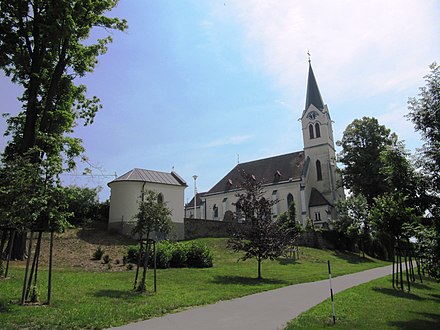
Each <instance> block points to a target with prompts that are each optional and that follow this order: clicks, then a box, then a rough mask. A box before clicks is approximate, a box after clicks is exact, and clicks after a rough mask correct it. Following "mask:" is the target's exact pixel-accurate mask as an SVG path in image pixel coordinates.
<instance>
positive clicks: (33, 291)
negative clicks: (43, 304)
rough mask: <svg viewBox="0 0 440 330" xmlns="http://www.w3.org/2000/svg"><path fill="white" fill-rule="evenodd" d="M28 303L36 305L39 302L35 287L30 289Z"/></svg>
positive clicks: (37, 291)
mask: <svg viewBox="0 0 440 330" xmlns="http://www.w3.org/2000/svg"><path fill="white" fill-rule="evenodd" d="M29 301H30V302H32V303H37V302H39V301H40V291H39V290H38V288H37V287H36V286H35V285H34V286H32V288H31V292H30V297H29Z"/></svg>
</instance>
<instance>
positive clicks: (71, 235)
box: [14, 224, 136, 271]
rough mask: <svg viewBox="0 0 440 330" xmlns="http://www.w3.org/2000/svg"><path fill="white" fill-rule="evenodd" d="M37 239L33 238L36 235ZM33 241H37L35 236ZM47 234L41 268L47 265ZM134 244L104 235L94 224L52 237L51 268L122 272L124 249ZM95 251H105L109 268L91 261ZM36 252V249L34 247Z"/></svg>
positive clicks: (124, 237) (122, 238) (105, 231)
mask: <svg viewBox="0 0 440 330" xmlns="http://www.w3.org/2000/svg"><path fill="white" fill-rule="evenodd" d="M35 235H36V234H35ZM34 241H36V239H35V236H34ZM49 242H50V234H49V233H44V234H43V239H42V250H41V255H40V261H41V264H42V265H47V264H48V263H49ZM135 244H136V241H135V240H133V239H131V238H129V237H126V236H123V235H119V234H115V233H111V232H109V231H107V228H106V226H105V225H103V224H94V225H93V226H90V227H87V228H75V229H68V230H66V232H64V233H62V234H58V233H57V234H55V239H54V255H53V264H54V267H58V268H79V269H81V270H88V271H122V270H126V266H125V265H123V256H124V255H125V254H126V251H127V246H129V245H135ZM98 247H101V248H102V249H103V250H104V255H108V256H109V257H110V259H111V261H110V262H109V264H110V266H109V264H106V263H104V262H103V260H93V259H92V257H93V254H94V252H95V251H96V249H97V248H98ZM34 248H35V247H34ZM14 263H15V264H22V265H24V264H25V261H15V262H14Z"/></svg>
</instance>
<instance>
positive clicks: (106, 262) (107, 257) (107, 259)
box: [102, 254, 111, 264]
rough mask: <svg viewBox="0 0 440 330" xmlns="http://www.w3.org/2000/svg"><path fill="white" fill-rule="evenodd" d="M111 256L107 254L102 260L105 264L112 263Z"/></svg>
mask: <svg viewBox="0 0 440 330" xmlns="http://www.w3.org/2000/svg"><path fill="white" fill-rule="evenodd" d="M110 260H111V259H110V256H109V255H108V254H106V255H105V256H104V257H103V258H102V261H104V263H105V264H108V263H110Z"/></svg>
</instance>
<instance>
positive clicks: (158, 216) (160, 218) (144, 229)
mask: <svg viewBox="0 0 440 330" xmlns="http://www.w3.org/2000/svg"><path fill="white" fill-rule="evenodd" d="M142 195H143V196H142V197H141V200H140V201H139V212H138V213H137V214H136V215H135V216H134V218H135V219H136V220H137V221H136V224H135V226H134V228H133V234H134V235H138V236H139V237H142V238H144V239H149V238H150V234H151V233H152V232H158V233H164V234H167V233H169V231H170V230H171V226H172V223H171V214H172V213H171V210H170V209H169V208H168V207H167V206H166V204H165V203H163V202H160V201H159V194H158V193H156V192H154V191H152V190H147V191H146V192H143V194H142Z"/></svg>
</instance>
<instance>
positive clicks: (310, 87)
mask: <svg viewBox="0 0 440 330" xmlns="http://www.w3.org/2000/svg"><path fill="white" fill-rule="evenodd" d="M310 104H313V105H314V106H315V107H316V108H317V109H319V110H323V109H324V102H323V101H322V97H321V93H320V92H319V88H318V83H317V82H316V79H315V75H314V74H313V69H312V64H311V63H309V78H308V80H307V93H306V107H305V110H307V109H308V108H309V106H310Z"/></svg>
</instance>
